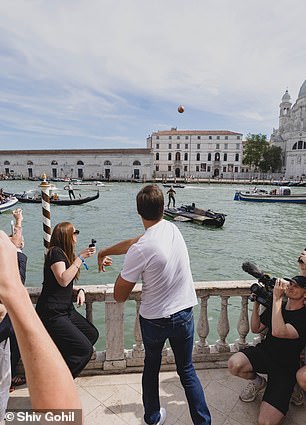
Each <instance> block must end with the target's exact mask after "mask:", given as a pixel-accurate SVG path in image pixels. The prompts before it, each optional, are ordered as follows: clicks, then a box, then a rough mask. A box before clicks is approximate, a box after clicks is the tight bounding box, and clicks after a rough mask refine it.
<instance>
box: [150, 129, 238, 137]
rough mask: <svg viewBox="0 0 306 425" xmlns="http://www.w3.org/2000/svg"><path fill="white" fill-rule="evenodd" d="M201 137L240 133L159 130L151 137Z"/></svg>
mask: <svg viewBox="0 0 306 425" xmlns="http://www.w3.org/2000/svg"><path fill="white" fill-rule="evenodd" d="M181 134H185V135H198V136H200V135H202V136H235V135H236V136H238V135H239V136H242V133H236V132H234V131H228V130H161V131H154V132H153V133H152V136H156V135H158V136H170V135H175V136H176V135H181Z"/></svg>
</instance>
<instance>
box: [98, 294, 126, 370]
mask: <svg viewBox="0 0 306 425" xmlns="http://www.w3.org/2000/svg"><path fill="white" fill-rule="evenodd" d="M123 318H124V303H117V302H116V301H115V300H114V291H113V288H110V289H107V290H106V293H105V333H106V353H105V354H106V358H105V362H104V365H103V369H104V370H114V369H125V368H126V360H125V356H124V329H123Z"/></svg>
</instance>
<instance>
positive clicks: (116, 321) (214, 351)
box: [28, 280, 254, 374]
mask: <svg viewBox="0 0 306 425" xmlns="http://www.w3.org/2000/svg"><path fill="white" fill-rule="evenodd" d="M251 283H252V282H251V281H245V280H244V281H236V282H235V281H224V282H196V283H195V287H196V293H197V297H198V300H199V305H198V306H197V307H195V317H196V319H195V332H196V334H195V344H194V351H193V361H194V364H195V367H196V368H198V369H205V368H213V367H225V366H226V363H227V359H228V358H229V356H230V355H231V354H232V353H233V352H235V351H238V350H239V349H240V348H243V347H246V346H247V345H248V344H249V343H253V342H254V341H252V340H251V341H249V342H247V339H246V338H247V335H248V333H249V314H248V295H249V294H250V285H251ZM28 290H29V293H30V296H31V299H32V302H33V303H34V304H35V303H36V301H37V297H38V295H39V292H40V289H38V288H28ZM232 297H238V305H236V306H235V309H236V310H238V314H239V318H238V319H237V323H236V324H235V326H236V330H237V339H235V340H234V341H231V342H228V341H227V337H228V334H229V332H230V330H231V331H233V330H232V329H230V317H229V316H230V315H229V299H230V298H232ZM129 300H131V301H134V302H135V323H134V339H135V341H134V342H135V343H134V344H133V347H132V348H130V349H125V339H124V311H125V305H124V304H122V303H121V304H119V303H117V302H116V301H115V300H114V297H113V286H112V285H98V286H94V285H91V286H86V317H87V319H88V320H90V321H92V322H94V320H93V303H104V304H105V306H104V307H105V323H104V325H105V335H104V336H103V335H102V336H103V337H104V338H105V350H104V351H97V352H95V354H94V355H93V358H92V359H91V361H90V362H89V364H88V365H87V367H86V369H85V370H84V371H83V374H106V373H127V372H138V371H140V370H142V367H143V361H144V349H143V344H142V338H141V331H140V325H139V307H140V300H141V285H139V284H137V285H135V287H134V290H133V292H132V293H131V294H130V297H129ZM212 300H213V301H212ZM212 302H213V303H214V310H215V314H217V315H218V318H217V320H216V322H211V324H210V321H209V314H208V311H209V307H210V303H212ZM236 303H237V301H236ZM211 328H213V333H214V334H215V335H218V337H219V338H218V340H217V341H215V343H214V344H209V343H208V342H207V341H208V339H209V335H210V331H211ZM100 334H102V332H101V331H100ZM174 368H175V362H174V356H173V353H172V350H171V349H170V348H166V346H165V348H164V350H163V355H162V370H172V369H174Z"/></svg>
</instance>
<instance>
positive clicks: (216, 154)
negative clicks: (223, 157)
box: [215, 152, 220, 161]
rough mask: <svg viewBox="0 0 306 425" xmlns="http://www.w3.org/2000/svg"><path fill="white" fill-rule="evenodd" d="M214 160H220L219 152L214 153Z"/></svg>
mask: <svg viewBox="0 0 306 425" xmlns="http://www.w3.org/2000/svg"><path fill="white" fill-rule="evenodd" d="M215 161H220V154H219V152H217V153H215Z"/></svg>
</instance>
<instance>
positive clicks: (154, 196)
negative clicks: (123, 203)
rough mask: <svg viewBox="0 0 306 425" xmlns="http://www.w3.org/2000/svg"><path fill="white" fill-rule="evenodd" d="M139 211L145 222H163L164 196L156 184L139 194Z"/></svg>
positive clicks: (137, 199) (146, 187)
mask: <svg viewBox="0 0 306 425" xmlns="http://www.w3.org/2000/svg"><path fill="white" fill-rule="evenodd" d="M136 202H137V211H138V214H139V215H141V217H142V218H144V219H145V220H161V219H162V217H163V213H164V195H163V192H162V190H161V189H160V188H159V187H158V186H157V185H155V184H150V185H148V186H145V187H143V188H142V189H141V191H140V192H138V194H137V198H136Z"/></svg>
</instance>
